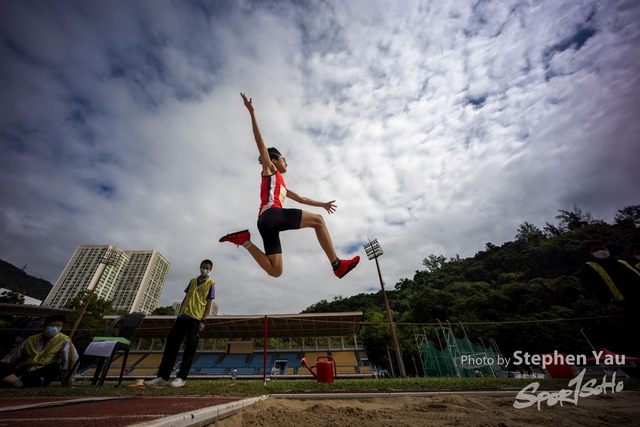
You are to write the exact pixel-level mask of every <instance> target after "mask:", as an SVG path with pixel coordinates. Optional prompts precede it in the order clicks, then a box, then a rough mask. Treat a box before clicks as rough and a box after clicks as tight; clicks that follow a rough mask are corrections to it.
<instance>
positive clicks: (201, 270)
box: [200, 268, 211, 276]
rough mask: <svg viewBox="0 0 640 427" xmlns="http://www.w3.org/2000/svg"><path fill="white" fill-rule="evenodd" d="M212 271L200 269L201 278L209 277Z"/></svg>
mask: <svg viewBox="0 0 640 427" xmlns="http://www.w3.org/2000/svg"><path fill="white" fill-rule="evenodd" d="M210 271H211V270H207V269H206V268H201V269H200V275H201V276H208V275H209V272H210Z"/></svg>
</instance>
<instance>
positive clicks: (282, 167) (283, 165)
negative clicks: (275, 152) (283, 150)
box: [271, 156, 287, 173]
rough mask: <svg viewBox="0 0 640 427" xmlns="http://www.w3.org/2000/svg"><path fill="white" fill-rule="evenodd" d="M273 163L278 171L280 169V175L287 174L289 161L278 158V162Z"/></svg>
mask: <svg viewBox="0 0 640 427" xmlns="http://www.w3.org/2000/svg"><path fill="white" fill-rule="evenodd" d="M271 161H272V162H273V164H274V165H275V167H276V169H278V172H280V173H286V172H287V160H286V159H285V158H284V157H282V156H280V157H278V159H277V160H273V159H271Z"/></svg>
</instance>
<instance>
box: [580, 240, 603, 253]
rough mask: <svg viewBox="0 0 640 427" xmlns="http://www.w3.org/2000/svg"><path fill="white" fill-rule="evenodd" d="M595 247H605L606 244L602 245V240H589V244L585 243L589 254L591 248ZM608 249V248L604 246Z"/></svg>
mask: <svg viewBox="0 0 640 427" xmlns="http://www.w3.org/2000/svg"><path fill="white" fill-rule="evenodd" d="M593 246H604V244H603V243H602V241H601V240H589V241H587V242H585V244H584V247H585V249H586V250H587V252H591V248H592V247H593ZM604 247H606V246H604Z"/></svg>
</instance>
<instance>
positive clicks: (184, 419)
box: [129, 395, 269, 427]
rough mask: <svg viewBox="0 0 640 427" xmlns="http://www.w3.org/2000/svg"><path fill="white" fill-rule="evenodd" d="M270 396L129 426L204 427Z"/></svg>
mask: <svg viewBox="0 0 640 427" xmlns="http://www.w3.org/2000/svg"><path fill="white" fill-rule="evenodd" d="M268 397H269V396H268V395H263V396H260V397H253V398H251V399H244V400H239V401H237V402H231V403H225V404H223V405H217V406H212V407H210V408H204V409H198V410H197V411H191V412H184V413H182V414H176V415H170V416H168V417H164V418H160V419H158V420H151V421H145V422H142V423H137V424H131V425H130V426H129V427H204V426H207V425H209V424H212V423H215V422H216V421H218V420H222V419H224V418H227V417H229V416H231V415H233V414H235V413H236V412H239V411H241V410H242V409H244V408H248V407H249V406H251V405H253V404H254V403H256V402H260V401H262V400H265V399H267V398H268Z"/></svg>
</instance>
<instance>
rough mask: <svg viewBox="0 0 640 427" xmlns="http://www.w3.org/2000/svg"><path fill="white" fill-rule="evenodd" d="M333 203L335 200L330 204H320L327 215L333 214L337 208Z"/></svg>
mask: <svg viewBox="0 0 640 427" xmlns="http://www.w3.org/2000/svg"><path fill="white" fill-rule="evenodd" d="M333 202H335V200H332V201H330V202H326V203H323V204H322V208H323V209H325V210H326V211H327V212H329V215H331V214H332V213H334V212H335V211H336V208H337V206H336V205H335V204H334V203H333Z"/></svg>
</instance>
